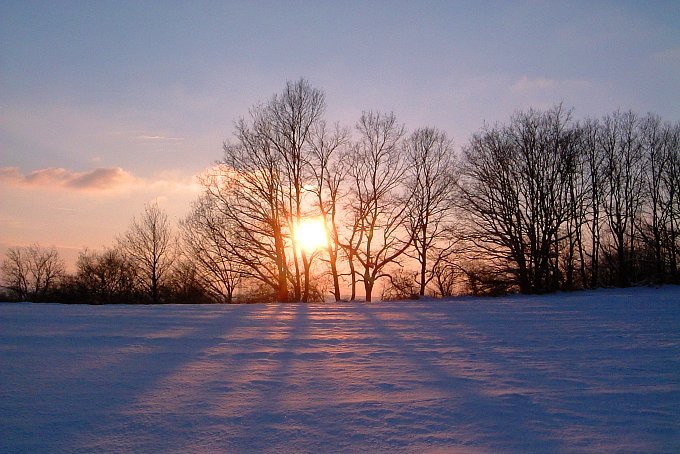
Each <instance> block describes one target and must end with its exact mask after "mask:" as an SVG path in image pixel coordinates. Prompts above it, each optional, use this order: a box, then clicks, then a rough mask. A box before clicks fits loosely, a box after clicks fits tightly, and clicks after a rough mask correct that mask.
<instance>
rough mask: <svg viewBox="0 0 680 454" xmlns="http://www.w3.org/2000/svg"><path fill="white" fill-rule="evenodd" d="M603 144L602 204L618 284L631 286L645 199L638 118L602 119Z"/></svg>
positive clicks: (617, 116)
mask: <svg viewBox="0 0 680 454" xmlns="http://www.w3.org/2000/svg"><path fill="white" fill-rule="evenodd" d="M600 147H601V148H602V152H603V155H604V163H603V164H604V175H603V190H604V193H603V198H602V202H603V203H602V206H603V210H604V213H605V215H606V221H607V226H608V227H609V230H610V232H611V238H612V241H613V248H614V257H615V260H614V263H612V264H611V265H612V266H613V267H614V268H615V270H616V275H617V281H618V282H617V284H618V285H619V286H627V285H630V279H631V273H632V271H633V268H632V260H633V258H634V255H635V228H636V225H637V220H638V216H639V215H640V214H641V209H642V204H643V200H644V189H645V188H644V186H643V182H644V178H643V175H644V167H643V164H644V155H643V152H642V143H641V140H640V135H639V120H638V118H637V115H635V114H634V113H633V112H625V113H622V112H615V113H613V114H611V115H607V116H605V117H604V118H603V119H602V123H601V128H600Z"/></svg>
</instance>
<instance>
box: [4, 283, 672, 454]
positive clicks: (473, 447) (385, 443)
mask: <svg viewBox="0 0 680 454" xmlns="http://www.w3.org/2000/svg"><path fill="white" fill-rule="evenodd" d="M62 451H65V452H82V451H86V452H334V451H351V452H356V451H362V452H611V451H621V452H676V453H677V452H680V287H664V288H661V289H632V290H606V291H598V292H587V293H573V294H562V295H553V296H541V297H520V296H514V297H509V298H499V299H472V298H466V299H461V300H456V301H452V302H447V303H444V302H441V301H427V300H426V301H420V302H399V303H374V304H361V303H356V304H347V303H344V304H340V305H336V304H326V305H304V304H291V305H248V306H104V307H101V306H100V307H97V306H60V305H32V304H0V452H3V453H8V452H62Z"/></svg>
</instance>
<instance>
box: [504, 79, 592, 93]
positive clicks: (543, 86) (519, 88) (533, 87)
mask: <svg viewBox="0 0 680 454" xmlns="http://www.w3.org/2000/svg"><path fill="white" fill-rule="evenodd" d="M588 87H590V83H589V82H588V81H586V80H578V79H564V80H562V79H550V78H547V77H533V78H529V77H527V76H523V77H521V78H520V79H519V80H517V81H515V83H513V84H512V85H511V86H510V90H511V91H512V92H513V93H527V92H536V91H549V90H567V89H568V90H577V89H584V88H588Z"/></svg>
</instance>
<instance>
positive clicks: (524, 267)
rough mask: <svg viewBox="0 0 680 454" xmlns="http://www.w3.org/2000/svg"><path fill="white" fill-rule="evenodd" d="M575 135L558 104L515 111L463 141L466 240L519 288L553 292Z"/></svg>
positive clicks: (572, 166)
mask: <svg viewBox="0 0 680 454" xmlns="http://www.w3.org/2000/svg"><path fill="white" fill-rule="evenodd" d="M576 137H577V136H576V133H575V131H574V129H573V128H572V127H571V126H570V113H569V112H565V111H564V110H563V109H562V106H556V107H554V108H552V109H550V110H548V111H545V112H538V111H535V110H529V111H528V112H518V113H517V114H515V115H514V116H513V119H512V122H511V124H510V125H509V126H507V127H496V128H485V129H484V130H483V131H482V132H481V133H478V134H475V135H474V136H473V138H472V140H471V142H470V144H469V145H468V146H467V147H465V149H464V155H465V165H464V172H463V173H464V178H463V180H462V184H461V191H462V200H463V202H464V208H465V209H466V210H467V213H468V215H469V223H470V225H471V227H472V232H471V234H470V236H469V239H470V240H471V241H472V242H473V244H474V245H475V246H476V247H477V248H478V249H479V250H480V251H483V252H484V254H485V255H486V258H487V259H490V260H491V261H492V262H495V264H496V268H497V270H498V272H499V274H503V273H507V272H510V273H512V274H513V275H515V277H516V284H517V285H518V286H519V288H520V290H521V291H522V292H523V293H535V292H545V291H550V290H555V289H556V288H557V286H558V284H559V278H560V276H559V262H558V257H559V248H560V243H561V241H562V240H563V239H564V225H565V221H566V220H567V218H568V217H569V211H570V210H569V197H568V188H569V185H568V181H569V179H570V174H571V173H572V172H574V171H575V167H574V165H573V153H574V150H575V142H576Z"/></svg>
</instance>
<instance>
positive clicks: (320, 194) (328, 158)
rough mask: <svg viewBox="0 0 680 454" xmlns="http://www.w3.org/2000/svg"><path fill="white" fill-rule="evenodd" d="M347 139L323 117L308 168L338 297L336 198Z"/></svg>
mask: <svg viewBox="0 0 680 454" xmlns="http://www.w3.org/2000/svg"><path fill="white" fill-rule="evenodd" d="M348 141H349V131H347V130H346V129H340V127H339V126H337V125H336V126H335V129H334V130H333V131H332V132H331V131H329V129H328V128H327V126H326V123H325V122H324V121H322V122H319V123H318V124H317V125H316V127H315V128H314V131H313V136H312V140H311V152H310V155H309V158H308V159H309V166H308V169H309V172H310V176H311V178H310V180H311V181H312V188H311V192H312V193H313V194H314V195H315V197H316V207H317V209H318V210H319V214H320V215H321V219H322V220H323V225H324V228H325V229H326V233H327V246H326V252H327V254H328V264H329V267H330V274H331V279H332V281H333V296H334V298H335V301H340V297H341V295H340V271H339V267H338V258H339V254H340V250H341V249H340V237H339V232H338V229H339V213H338V208H339V199H340V197H341V194H342V193H341V191H342V183H343V181H344V179H345V177H346V174H347V171H348V163H347V162H346V160H344V159H343V156H345V155H346V154H344V153H343V151H344V147H345V146H346V145H347V144H348Z"/></svg>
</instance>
